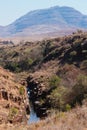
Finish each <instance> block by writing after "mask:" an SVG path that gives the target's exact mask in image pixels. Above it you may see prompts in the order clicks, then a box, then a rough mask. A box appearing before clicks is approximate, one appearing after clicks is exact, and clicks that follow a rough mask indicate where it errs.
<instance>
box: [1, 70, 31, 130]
mask: <svg viewBox="0 0 87 130" xmlns="http://www.w3.org/2000/svg"><path fill="white" fill-rule="evenodd" d="M22 90H24V93H23V94H22ZM25 90H26V89H25V87H24V86H23V85H22V84H19V83H18V82H17V81H16V78H15V75H14V74H12V73H11V72H9V71H7V70H5V69H3V68H2V67H0V125H3V124H6V125H7V124H10V123H11V124H17V123H19V124H20V123H22V122H25V123H26V121H27V111H26V110H27V109H26V108H27V107H29V106H27V105H28V104H27V95H26V93H25ZM24 100H25V103H24ZM0 129H1V127H0Z"/></svg>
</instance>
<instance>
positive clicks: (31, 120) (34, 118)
mask: <svg viewBox="0 0 87 130" xmlns="http://www.w3.org/2000/svg"><path fill="white" fill-rule="evenodd" d="M29 95H30V92H29V91H28V97H29ZM29 104H30V117H29V120H28V124H31V123H36V122H38V121H39V120H40V118H39V117H37V114H36V112H35V111H34V107H33V104H32V102H31V101H30V99H29Z"/></svg>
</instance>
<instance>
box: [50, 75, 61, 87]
mask: <svg viewBox="0 0 87 130" xmlns="http://www.w3.org/2000/svg"><path fill="white" fill-rule="evenodd" d="M60 81H61V79H60V78H59V77H58V76H57V75H54V76H52V77H51V79H50V81H49V86H50V87H53V88H55V87H57V86H59V84H60Z"/></svg>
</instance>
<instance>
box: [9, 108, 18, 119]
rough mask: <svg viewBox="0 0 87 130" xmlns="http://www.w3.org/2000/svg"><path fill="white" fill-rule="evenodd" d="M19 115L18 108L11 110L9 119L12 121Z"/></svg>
mask: <svg viewBox="0 0 87 130" xmlns="http://www.w3.org/2000/svg"><path fill="white" fill-rule="evenodd" d="M17 114H18V109H17V108H16V107H12V108H10V111H9V118H10V119H12V118H13V117H14V116H15V115H17Z"/></svg>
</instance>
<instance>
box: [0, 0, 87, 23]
mask: <svg viewBox="0 0 87 130" xmlns="http://www.w3.org/2000/svg"><path fill="white" fill-rule="evenodd" d="M56 5H58V6H70V7H74V8H75V9H77V10H79V11H80V12H82V13H83V14H87V0H0V25H8V24H10V23H11V22H13V21H14V20H16V19H17V18H19V17H20V16H22V15H24V14H26V13H28V12H29V11H31V10H35V9H42V8H48V7H51V6H56Z"/></svg>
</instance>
